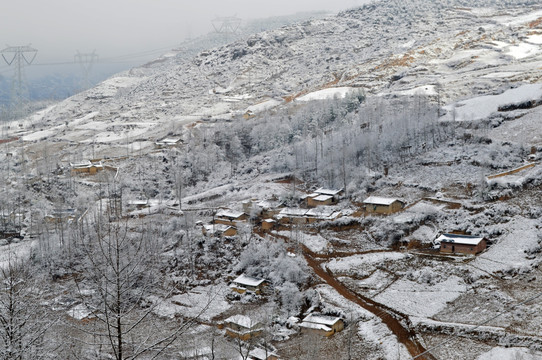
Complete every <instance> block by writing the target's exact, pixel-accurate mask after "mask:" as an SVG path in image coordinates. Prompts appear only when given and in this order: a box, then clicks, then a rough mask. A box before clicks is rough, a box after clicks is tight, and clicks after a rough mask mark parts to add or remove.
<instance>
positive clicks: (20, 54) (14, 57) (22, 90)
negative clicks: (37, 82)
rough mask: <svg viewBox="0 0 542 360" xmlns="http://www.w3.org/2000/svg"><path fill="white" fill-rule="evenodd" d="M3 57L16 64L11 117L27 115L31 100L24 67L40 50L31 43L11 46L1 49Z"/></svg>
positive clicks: (12, 87) (10, 63) (7, 62)
mask: <svg viewBox="0 0 542 360" xmlns="http://www.w3.org/2000/svg"><path fill="white" fill-rule="evenodd" d="M0 53H1V54H2V58H4V61H5V62H6V64H8V66H11V65H15V74H14V76H13V82H12V85H11V101H10V109H9V111H10V112H11V116H10V117H11V118H19V117H22V116H24V115H25V112H26V109H25V107H26V105H27V103H28V101H29V94H28V87H27V84H26V77H25V73H24V67H25V66H27V65H31V64H32V62H33V61H34V59H35V58H36V55H37V54H38V50H36V49H34V48H33V47H31V46H30V45H26V46H9V45H8V47H7V48H5V49H4V50H2V51H0Z"/></svg>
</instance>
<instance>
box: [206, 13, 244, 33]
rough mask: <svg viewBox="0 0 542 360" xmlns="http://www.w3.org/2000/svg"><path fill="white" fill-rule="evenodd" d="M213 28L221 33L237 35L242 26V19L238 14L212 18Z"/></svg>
mask: <svg viewBox="0 0 542 360" xmlns="http://www.w3.org/2000/svg"><path fill="white" fill-rule="evenodd" d="M211 23H212V25H213V28H214V29H215V31H216V32H217V33H219V34H224V35H236V34H237V33H238V31H239V27H240V26H241V19H239V18H238V17H237V16H229V17H216V18H214V19H213V20H211Z"/></svg>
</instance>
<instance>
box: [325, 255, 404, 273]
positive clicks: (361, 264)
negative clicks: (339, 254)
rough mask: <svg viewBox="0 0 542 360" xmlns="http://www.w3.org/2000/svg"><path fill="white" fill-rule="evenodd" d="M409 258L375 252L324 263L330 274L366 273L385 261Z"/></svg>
mask: <svg viewBox="0 0 542 360" xmlns="http://www.w3.org/2000/svg"><path fill="white" fill-rule="evenodd" d="M410 256H411V255H408V254H405V253H399V252H391V251H390V252H375V253H368V254H361V255H353V256H349V257H345V258H338V259H332V260H330V261H329V262H327V263H326V267H327V268H328V269H329V270H331V271H332V272H334V273H340V274H355V273H368V272H369V271H371V270H373V269H374V268H375V267H376V266H379V265H383V264H385V262H387V261H390V262H391V261H400V260H403V259H406V258H408V257H410Z"/></svg>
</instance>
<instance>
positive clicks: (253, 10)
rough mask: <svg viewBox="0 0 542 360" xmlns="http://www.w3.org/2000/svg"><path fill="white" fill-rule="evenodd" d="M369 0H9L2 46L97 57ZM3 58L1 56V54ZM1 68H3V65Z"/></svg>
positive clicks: (66, 57)
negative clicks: (226, 25) (224, 25)
mask: <svg viewBox="0 0 542 360" xmlns="http://www.w3.org/2000/svg"><path fill="white" fill-rule="evenodd" d="M366 2H368V0H273V1H262V0H193V1H192V0H191V1H188V0H23V1H18V0H12V1H5V2H4V6H2V8H1V10H0V38H1V39H0V50H1V49H4V46H6V45H10V46H19V45H28V44H32V46H33V47H34V48H36V49H38V55H37V58H36V63H39V62H41V63H44V62H55V61H73V58H74V55H75V53H76V51H77V50H79V51H80V52H81V53H90V52H92V51H93V50H96V53H97V54H99V56H100V58H101V59H103V58H111V57H118V56H123V55H127V54H134V53H139V52H142V51H147V50H155V49H162V48H168V47H173V46H175V45H177V44H178V43H180V42H181V41H182V40H184V39H185V38H186V37H187V36H188V35H191V36H197V35H201V34H203V33H206V32H209V31H211V30H212V25H211V20H212V19H214V18H215V17H217V16H233V15H236V16H237V17H239V18H242V19H254V18H262V17H268V16H276V15H288V14H293V13H296V12H301V11H313V10H329V11H330V12H338V11H340V10H343V9H347V8H350V7H354V6H358V5H361V4H363V3H366ZM0 61H2V62H3V59H1V58H0ZM1 66H5V63H2V64H1Z"/></svg>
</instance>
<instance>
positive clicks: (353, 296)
mask: <svg viewBox="0 0 542 360" xmlns="http://www.w3.org/2000/svg"><path fill="white" fill-rule="evenodd" d="M302 250H303V255H304V257H305V259H306V260H307V263H308V264H309V266H310V267H311V268H312V269H313V271H314V273H315V274H316V275H318V276H319V277H320V278H321V279H322V280H323V281H325V282H326V283H327V284H328V285H330V286H331V287H333V288H334V289H335V290H336V291H337V292H338V293H339V294H340V295H341V296H343V297H344V298H346V299H348V300H350V301H352V302H354V303H356V304H358V305H360V306H361V307H363V308H364V309H366V310H368V311H370V312H371V313H373V314H374V315H376V316H378V317H379V318H380V319H381V320H382V322H383V323H384V324H386V326H387V327H388V328H389V329H390V330H391V331H392V332H393V333H394V334H395V335H396V336H397V338H398V339H399V341H400V342H401V343H402V344H403V345H405V347H406V348H407V349H408V352H409V353H410V355H412V356H413V357H414V356H417V355H419V354H421V353H423V352H424V351H425V348H424V347H423V346H422V344H420V342H419V341H418V340H417V339H416V334H415V333H414V331H412V330H410V329H408V328H407V327H405V326H404V325H403V324H402V323H401V321H400V320H404V321H406V322H407V323H408V322H409V320H408V316H407V315H405V314H402V313H400V312H398V311H396V310H393V309H391V308H389V307H387V306H385V305H383V304H380V303H377V302H376V301H374V300H372V299H370V298H367V297H365V296H363V295H360V294H357V293H355V292H354V291H352V290H350V289H349V288H347V287H346V286H345V285H344V284H343V283H341V282H340V281H338V280H337V279H336V278H335V277H334V276H333V274H332V273H331V272H330V271H325V270H324V269H323V268H322V267H321V266H320V262H319V261H318V260H316V259H315V257H316V254H314V253H313V252H312V251H310V250H309V249H308V248H307V247H305V246H303V245H302ZM418 359H420V360H422V359H423V360H435V357H434V356H432V355H431V354H426V355H424V356H422V357H419V358H418Z"/></svg>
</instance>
